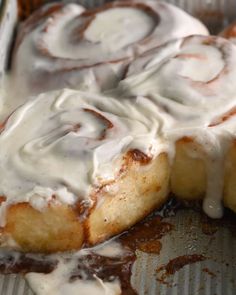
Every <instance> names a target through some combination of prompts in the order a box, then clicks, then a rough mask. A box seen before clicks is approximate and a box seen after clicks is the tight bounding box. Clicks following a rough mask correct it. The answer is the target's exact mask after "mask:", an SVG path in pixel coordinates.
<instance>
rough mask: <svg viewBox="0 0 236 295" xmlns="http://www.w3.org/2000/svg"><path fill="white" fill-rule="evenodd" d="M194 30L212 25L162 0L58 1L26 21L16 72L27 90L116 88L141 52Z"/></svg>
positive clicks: (200, 31)
mask: <svg viewBox="0 0 236 295" xmlns="http://www.w3.org/2000/svg"><path fill="white" fill-rule="evenodd" d="M137 28H138V29H137ZM191 34H207V30H206V28H205V27H204V26H203V25H202V24H201V23H200V22H199V21H198V20H196V19H194V18H193V17H191V16H189V15H188V14H186V13H185V12H183V11H181V10H180V9H178V8H176V7H174V6H172V5H169V4H165V3H161V2H156V1H151V0H146V1H142V2H140V1H137V0H133V1H129V2H125V1H120V2H119V1H117V2H112V3H108V4H106V5H104V6H103V7H100V8H97V9H92V10H84V8H82V7H81V6H78V5H75V4H69V5H61V4H54V5H50V6H46V7H43V8H42V9H41V10H39V11H38V12H36V13H35V14H33V15H32V16H31V17H30V18H29V19H28V20H27V21H26V22H25V23H24V24H23V26H22V27H21V29H20V31H19V34H18V38H17V41H16V45H15V53H14V60H13V72H14V74H13V75H14V77H15V80H16V83H18V85H19V86H20V87H17V89H22V91H23V93H24V94H23V95H25V92H26V93H27V92H30V93H31V94H32V93H33V94H37V93H39V92H44V91H48V90H53V89H58V88H64V87H70V88H76V89H78V88H79V89H81V88H82V89H86V90H87V89H88V90H89V91H100V90H104V89H108V88H113V87H114V86H115V85H116V84H117V82H118V81H119V80H120V78H121V77H122V75H123V73H124V71H125V68H126V66H127V64H128V63H129V61H130V60H131V59H132V58H134V57H135V56H137V55H139V54H141V53H143V52H145V51H147V50H149V49H150V48H153V47H155V46H159V45H161V44H163V43H165V42H167V41H169V40H171V39H173V38H177V37H183V36H186V35H191Z"/></svg>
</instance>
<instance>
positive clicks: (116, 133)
mask: <svg viewBox="0 0 236 295" xmlns="http://www.w3.org/2000/svg"><path fill="white" fill-rule="evenodd" d="M134 101H136V102H135V103H134ZM134 101H130V100H125V99H124V101H122V102H119V101H117V100H114V99H113V98H112V97H103V96H98V95H92V94H87V93H84V92H79V91H73V90H68V89H65V90H62V91H55V92H49V93H46V94H41V95H39V97H37V98H32V99H31V100H30V101H29V102H27V103H26V104H24V105H23V106H21V107H19V108H18V109H17V110H16V111H15V112H14V113H13V114H12V115H11V116H10V118H9V119H8V120H7V122H6V124H5V126H4V127H3V130H2V132H1V134H0V146H1V153H0V167H1V169H0V195H3V196H6V197H7V202H6V203H5V205H8V204H9V203H17V202H23V201H28V202H30V203H31V205H32V206H33V207H35V208H37V209H38V210H42V209H43V208H44V206H45V205H46V204H47V203H48V202H49V201H50V200H52V196H54V197H53V198H54V201H57V202H62V203H67V204H69V205H73V204H75V203H76V202H77V201H78V200H79V201H83V202H86V204H89V205H92V203H91V202H92V201H91V199H90V197H89V193H90V189H91V187H93V188H94V187H96V186H100V185H101V184H104V183H106V182H107V181H112V180H114V179H116V176H117V174H118V173H119V169H120V165H121V162H122V156H123V155H124V154H125V153H126V152H127V151H129V150H132V149H139V150H141V151H142V152H143V153H145V154H146V155H148V156H149V157H151V158H152V157H154V156H155V155H156V154H158V153H159V150H160V148H162V145H161V144H158V143H157V142H158V140H159V142H160V141H161V140H160V139H158V134H159V131H160V123H159V121H158V120H157V119H156V118H154V116H153V115H152V114H151V107H149V106H148V103H147V106H146V107H140V108H139V107H137V106H138V105H139V104H140V105H142V104H143V102H139V101H138V100H137V99H136V100H134ZM145 109H146V112H145ZM141 110H142V111H141ZM1 208H4V206H1Z"/></svg>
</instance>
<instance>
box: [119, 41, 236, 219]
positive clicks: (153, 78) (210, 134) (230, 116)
mask: <svg viewBox="0 0 236 295" xmlns="http://www.w3.org/2000/svg"><path fill="white" fill-rule="evenodd" d="M235 78H236V47H235V46H234V45H233V44H232V43H231V42H229V41H227V40H225V39H223V38H220V37H204V36H191V37H186V38H183V39H178V40H175V41H172V42H170V43H168V44H166V45H164V46H162V47H161V48H155V49H153V50H151V51H149V52H148V53H145V54H143V55H142V56H141V57H139V58H137V59H136V60H135V61H134V62H133V63H131V65H130V66H129V69H128V71H127V75H126V78H125V79H124V80H123V81H121V82H120V85H119V87H118V90H119V91H118V93H119V96H121V95H120V94H121V93H122V94H123V95H126V96H143V97H146V98H148V99H149V100H150V101H152V102H153V103H154V104H155V105H157V106H158V108H159V114H158V116H159V117H160V114H161V117H162V132H163V136H164V137H165V138H166V140H167V141H168V142H169V144H170V147H169V148H170V152H169V155H170V157H172V159H173V161H172V168H171V171H172V172H171V173H172V174H171V190H172V192H173V193H174V194H175V195H176V196H177V197H179V198H181V199H190V200H191V199H203V207H204V209H205V211H206V212H207V214H208V215H209V216H211V217H214V218H218V217H221V216H222V214H223V208H222V205H221V204H222V198H223V199H224V200H223V201H224V203H225V204H226V205H227V206H228V207H230V208H231V209H233V210H234V211H236V195H235V192H236V190H235V170H236V169H235V165H234V163H235V154H236V149H235V143H234V142H235V136H236V121H235V120H236V116H235V112H236V84H235V83H234V81H235Z"/></svg>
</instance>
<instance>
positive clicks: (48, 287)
mask: <svg viewBox="0 0 236 295" xmlns="http://www.w3.org/2000/svg"><path fill="white" fill-rule="evenodd" d="M67 256H68V257H67ZM129 256H131V252H130V253H129V250H127V249H126V248H125V247H122V246H121V244H120V243H118V242H113V241H110V242H107V243H105V244H103V245H100V246H98V247H95V248H91V249H83V250H81V251H79V252H76V253H74V254H71V255H68V254H67V255H66V254H65V255H53V259H54V260H57V261H58V265H57V267H56V268H55V270H53V271H52V272H50V273H48V274H41V273H28V274H27V275H26V279H27V280H28V282H29V284H30V286H31V288H32V289H33V291H34V292H35V293H36V294H37V295H41V294H42V295H53V294H55V295H60V294H61V295H64V294H71V295H73V294H78V290H79V294H81V295H87V294H94V295H104V294H106V295H119V294H121V288H122V286H121V283H120V280H119V277H118V276H117V274H116V273H115V272H114V273H111V274H110V275H109V274H108V273H106V271H112V268H114V270H115V269H116V268H117V269H119V264H120V267H121V269H122V267H123V268H124V269H125V268H126V272H127V270H128V268H129V266H128V264H129V263H130V261H129V260H130V258H128V257H129ZM126 257H127V261H126V266H125V259H126ZM97 259H99V260H101V259H102V260H104V262H103V265H102V267H101V265H99V264H97V263H98V262H99V261H96V260H97ZM131 260H132V259H131ZM109 261H110V262H109ZM100 263H101V262H100ZM109 263H110V264H109ZM112 263H113V264H114V266H112ZM122 264H124V266H122ZM109 268H110V270H109ZM123 271H124V270H123ZM127 274H128V273H127ZM119 275H120V276H122V274H121V273H120V274H119ZM123 279H124V278H123ZM123 291H125V290H123ZM132 294H135V292H133V293H132Z"/></svg>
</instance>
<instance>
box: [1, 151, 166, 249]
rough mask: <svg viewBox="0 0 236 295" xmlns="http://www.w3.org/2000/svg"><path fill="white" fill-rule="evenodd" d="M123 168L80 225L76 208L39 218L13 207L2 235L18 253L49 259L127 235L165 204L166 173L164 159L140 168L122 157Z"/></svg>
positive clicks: (139, 161)
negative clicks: (51, 255)
mask: <svg viewBox="0 0 236 295" xmlns="http://www.w3.org/2000/svg"><path fill="white" fill-rule="evenodd" d="M124 162H125V169H124V168H123V169H122V173H119V175H118V177H117V179H116V181H115V182H112V183H110V184H107V185H103V186H102V187H101V188H100V189H97V190H96V191H95V192H94V193H93V198H94V199H95V200H96V203H95V206H94V207H93V208H92V209H90V210H88V212H86V214H87V217H86V218H85V219H84V213H85V212H84V210H82V213H81V212H80V211H79V210H78V206H76V207H74V208H72V207H70V206H66V205H56V204H54V205H53V204H49V206H48V207H47V208H45V209H44V210H43V211H42V212H40V211H38V210H36V209H34V208H32V207H31V206H30V204H29V203H18V204H15V205H11V206H10V207H9V208H8V211H7V215H6V226H5V228H4V233H5V234H6V235H7V236H11V237H12V238H13V239H14V240H15V241H16V243H17V244H18V245H19V246H20V247H21V249H22V250H23V251H30V252H44V253H53V252H57V251H66V250H72V249H80V248H81V247H82V245H83V244H84V243H87V244H96V243H98V242H101V241H104V240H105V239H107V238H109V237H111V236H113V235H115V234H118V233H120V232H122V231H124V230H126V229H128V228H129V227H130V226H132V225H133V224H134V223H136V222H137V221H139V220H140V219H142V218H143V217H144V216H146V215H148V214H149V213H150V212H151V211H152V210H153V209H155V208H157V207H159V206H160V205H162V204H163V203H164V202H165V201H166V200H167V198H168V190H169V173H170V171H169V163H168V158H167V155H166V154H161V155H159V156H158V157H157V158H156V159H153V160H150V161H148V163H145V162H143V157H138V158H135V160H134V159H133V156H132V153H127V155H126V156H124Z"/></svg>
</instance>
